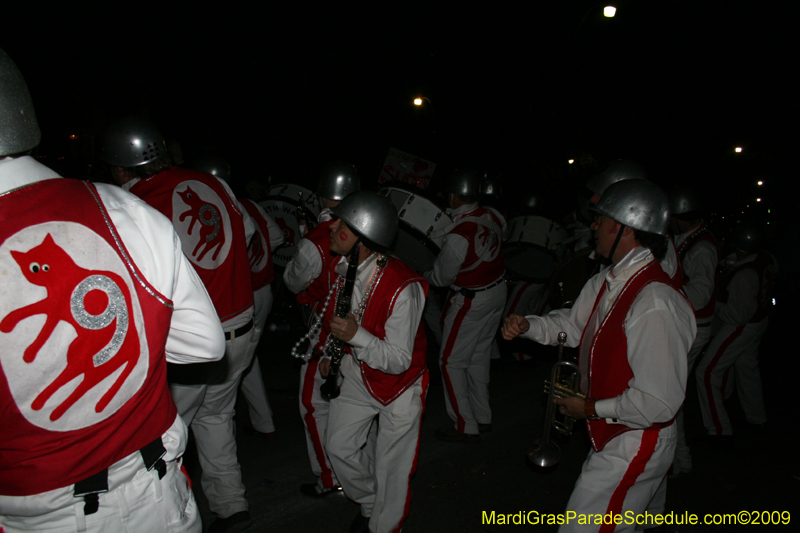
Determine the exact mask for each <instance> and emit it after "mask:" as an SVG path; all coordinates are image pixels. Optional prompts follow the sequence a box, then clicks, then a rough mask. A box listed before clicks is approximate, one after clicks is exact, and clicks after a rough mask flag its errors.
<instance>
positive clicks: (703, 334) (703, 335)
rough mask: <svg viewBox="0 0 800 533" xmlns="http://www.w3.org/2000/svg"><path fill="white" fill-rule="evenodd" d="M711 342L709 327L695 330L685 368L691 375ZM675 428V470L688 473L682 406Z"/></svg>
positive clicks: (688, 460)
mask: <svg viewBox="0 0 800 533" xmlns="http://www.w3.org/2000/svg"><path fill="white" fill-rule="evenodd" d="M710 340H711V325H708V326H702V327H698V328H697V336H696V337H695V338H694V343H693V344H692V348H691V350H689V355H688V358H689V364H688V366H687V367H686V368H687V369H688V371H689V373H691V371H692V367H694V364H695V362H696V361H697V358H698V357H699V356H700V354H701V353H702V352H703V350H704V349H705V347H706V344H708V341H710ZM675 426H676V427H677V428H678V445H677V447H676V448H675V468H677V469H678V472H681V471H683V472H688V471H690V470H691V469H692V456H691V453H690V450H689V446H687V445H686V431H685V430H684V429H683V406H681V408H680V410H679V411H678V414H677V415H676V416H675Z"/></svg>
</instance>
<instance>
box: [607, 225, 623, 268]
mask: <svg viewBox="0 0 800 533" xmlns="http://www.w3.org/2000/svg"><path fill="white" fill-rule="evenodd" d="M625 227H626V226H625V224H620V225H619V231H618V232H617V238H616V239H614V246H612V247H611V251H610V252H609V253H608V260H609V261H611V263H612V264H613V263H614V252H616V251H617V245H618V244H619V241H620V239H622V232H623V231H625Z"/></svg>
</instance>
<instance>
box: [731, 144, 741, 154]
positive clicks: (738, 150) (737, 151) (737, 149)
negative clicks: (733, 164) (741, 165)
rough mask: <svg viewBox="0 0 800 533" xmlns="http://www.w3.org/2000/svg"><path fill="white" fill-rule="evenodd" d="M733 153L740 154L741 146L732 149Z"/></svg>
mask: <svg viewBox="0 0 800 533" xmlns="http://www.w3.org/2000/svg"><path fill="white" fill-rule="evenodd" d="M733 151H734V152H736V153H737V154H741V153H742V147H741V146H737V147H736V148H734V149H733Z"/></svg>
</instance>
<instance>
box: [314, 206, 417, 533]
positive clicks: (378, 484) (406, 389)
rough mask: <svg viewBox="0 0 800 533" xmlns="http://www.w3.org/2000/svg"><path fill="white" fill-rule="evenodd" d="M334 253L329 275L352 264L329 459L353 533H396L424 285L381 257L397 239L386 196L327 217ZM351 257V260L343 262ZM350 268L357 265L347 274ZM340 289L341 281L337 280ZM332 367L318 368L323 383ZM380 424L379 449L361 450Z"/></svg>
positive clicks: (411, 465) (413, 417)
mask: <svg viewBox="0 0 800 533" xmlns="http://www.w3.org/2000/svg"><path fill="white" fill-rule="evenodd" d="M333 214H334V215H336V216H337V217H338V220H336V221H335V222H334V223H333V224H332V225H331V226H330V247H331V250H332V251H333V252H335V253H337V254H339V255H341V256H343V257H342V258H341V259H340V261H338V263H337V265H336V267H335V272H336V274H338V275H339V276H342V275H343V274H346V273H347V272H348V267H349V266H350V265H349V264H348V263H349V262H350V261H354V260H357V261H358V269H357V270H356V271H355V272H354V273H353V275H354V276H355V280H354V285H353V286H352V287H353V288H352V295H346V296H345V295H344V294H343V291H344V289H343V287H344V286H345V285H344V283H337V285H336V286H337V288H338V290H337V292H336V297H337V299H338V298H343V297H347V296H349V297H350V298H351V299H350V306H349V307H350V314H349V315H348V316H347V317H344V318H343V317H340V316H335V315H334V311H335V306H334V305H333V303H332V304H331V305H330V306H328V308H327V310H326V314H325V320H329V321H330V332H331V333H330V335H331V336H330V337H329V340H331V342H333V339H338V340H339V341H342V342H344V343H347V344H349V346H350V348H349V353H345V354H344V356H343V358H342V360H341V375H342V376H343V377H344V380H343V381H342V385H341V394H340V395H339V396H338V397H336V398H335V399H332V400H331V404H330V413H329V416H328V431H327V434H326V439H325V442H326V449H327V451H328V455H329V457H330V459H331V464H332V466H333V469H334V471H335V472H336V474H337V476H338V477H339V481H340V482H341V483H342V487H343V488H344V492H345V494H346V495H347V497H348V498H350V499H352V500H354V501H355V502H356V503H359V504H360V505H361V511H360V513H359V514H358V515H357V516H356V518H355V520H354V522H353V524H352V525H351V528H350V531H351V532H357V533H360V532H370V531H371V532H372V533H388V532H390V531H400V530H401V529H402V527H403V522H404V521H405V519H406V517H407V516H408V512H409V508H410V504H411V477H412V476H413V474H414V470H415V468H416V464H417V457H418V453H419V439H420V431H421V422H422V414H423V412H424V410H425V395H426V393H427V390H428V369H427V366H426V352H427V344H426V340H425V327H424V325H423V324H422V322H421V318H422V308H423V306H424V304H425V295H426V293H427V289H428V284H427V282H426V281H425V280H424V279H423V278H421V277H420V276H419V275H418V274H417V273H416V272H414V271H413V270H412V269H411V268H409V267H408V266H406V265H405V264H404V263H402V262H401V261H399V260H397V259H394V258H390V257H389V256H387V255H385V253H386V252H387V251H388V249H389V247H390V246H391V244H392V241H393V240H394V237H395V235H396V233H397V224H398V220H397V211H396V210H395V207H394V205H392V203H391V201H390V200H389V199H388V198H386V197H385V196H381V195H379V194H377V193H374V192H367V191H361V192H356V193H353V194H351V195H350V196H348V197H346V198H345V199H344V200H343V201H342V202H341V204H339V205H338V206H336V207H334V208H333ZM347 256H350V257H349V258H346V257H347ZM353 266H355V265H353ZM339 279H340V280H341V279H342V278H341V277H339ZM330 368H331V360H330V359H324V360H323V361H322V362H321V363H320V371H321V373H322V375H323V376H327V375H328V372H329V369H330ZM376 417H377V428H378V434H377V438H376V439H375V449H374V451H373V450H366V449H365V448H366V447H367V446H365V444H366V443H367V439H368V437H369V433H370V430H371V428H372V427H374V425H373V421H374V420H375V418H376Z"/></svg>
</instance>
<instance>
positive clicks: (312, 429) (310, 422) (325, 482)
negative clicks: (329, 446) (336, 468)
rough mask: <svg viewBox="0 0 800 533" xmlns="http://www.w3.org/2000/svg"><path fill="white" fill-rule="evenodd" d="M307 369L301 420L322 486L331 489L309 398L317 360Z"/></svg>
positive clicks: (316, 368)
mask: <svg viewBox="0 0 800 533" xmlns="http://www.w3.org/2000/svg"><path fill="white" fill-rule="evenodd" d="M307 364H308V368H307V369H306V375H305V379H303V400H302V401H303V407H305V408H306V414H305V416H303V420H304V421H305V423H306V428H308V433H309V435H310V436H311V442H312V443H313V445H314V454H315V455H316V456H317V462H318V463H319V466H320V468H321V469H322V473H321V474H320V476H319V477H320V479H321V480H322V486H323V487H325V488H326V489H332V488H333V476H332V475H331V469H330V468H328V459H327V458H326V457H325V448H323V446H322V439H320V435H319V430H318V429H317V419H316V418H314V411H315V410H316V409H314V405H313V404H312V403H311V397H312V395H313V394H314V385H315V383H314V379H315V378H316V375H317V371H318V367H319V360H318V359H317V360H314V359H311V360H310V361H309V362H308V363H307Z"/></svg>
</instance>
